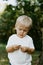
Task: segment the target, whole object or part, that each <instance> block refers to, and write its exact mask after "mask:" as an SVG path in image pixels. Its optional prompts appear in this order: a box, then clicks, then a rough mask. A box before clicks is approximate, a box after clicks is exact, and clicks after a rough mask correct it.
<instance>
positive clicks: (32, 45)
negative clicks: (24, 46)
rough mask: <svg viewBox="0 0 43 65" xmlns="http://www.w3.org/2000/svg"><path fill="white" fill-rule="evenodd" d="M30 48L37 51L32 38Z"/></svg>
mask: <svg viewBox="0 0 43 65" xmlns="http://www.w3.org/2000/svg"><path fill="white" fill-rule="evenodd" d="M29 47H30V48H33V49H35V47H34V44H33V39H32V38H31V39H30V40H29Z"/></svg>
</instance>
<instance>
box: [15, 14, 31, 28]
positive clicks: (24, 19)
mask: <svg viewBox="0 0 43 65" xmlns="http://www.w3.org/2000/svg"><path fill="white" fill-rule="evenodd" d="M19 23H21V24H23V25H25V26H27V27H30V26H32V19H31V18H30V17H28V16H26V15H22V16H19V17H18V18H17V20H16V24H15V27H16V26H18V25H19Z"/></svg>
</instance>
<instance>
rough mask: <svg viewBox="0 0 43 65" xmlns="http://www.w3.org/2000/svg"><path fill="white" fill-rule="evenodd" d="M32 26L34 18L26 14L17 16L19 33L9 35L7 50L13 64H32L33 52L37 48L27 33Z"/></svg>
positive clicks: (16, 25) (16, 26)
mask: <svg viewBox="0 0 43 65" xmlns="http://www.w3.org/2000/svg"><path fill="white" fill-rule="evenodd" d="M31 26H32V20H31V18H30V17H28V16H26V15H22V16H20V17H18V18H17V21H16V24H15V29H16V33H17V34H13V35H11V36H10V37H9V40H8V44H7V46H6V50H7V52H8V58H9V62H10V64H11V65H31V61H32V57H31V54H32V53H33V52H34V50H35V48H34V45H33V40H32V38H31V37H30V36H28V35H27V32H28V31H29V30H30V28H31Z"/></svg>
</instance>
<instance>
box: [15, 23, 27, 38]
mask: <svg viewBox="0 0 43 65" xmlns="http://www.w3.org/2000/svg"><path fill="white" fill-rule="evenodd" d="M16 32H17V36H18V37H20V38H23V37H25V35H26V34H27V32H28V27H26V26H25V25H23V24H21V23H19V24H18V26H16Z"/></svg>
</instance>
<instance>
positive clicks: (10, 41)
mask: <svg viewBox="0 0 43 65" xmlns="http://www.w3.org/2000/svg"><path fill="white" fill-rule="evenodd" d="M12 45H13V38H12V37H9V39H8V42H7V45H6V48H7V47H10V46H12Z"/></svg>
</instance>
